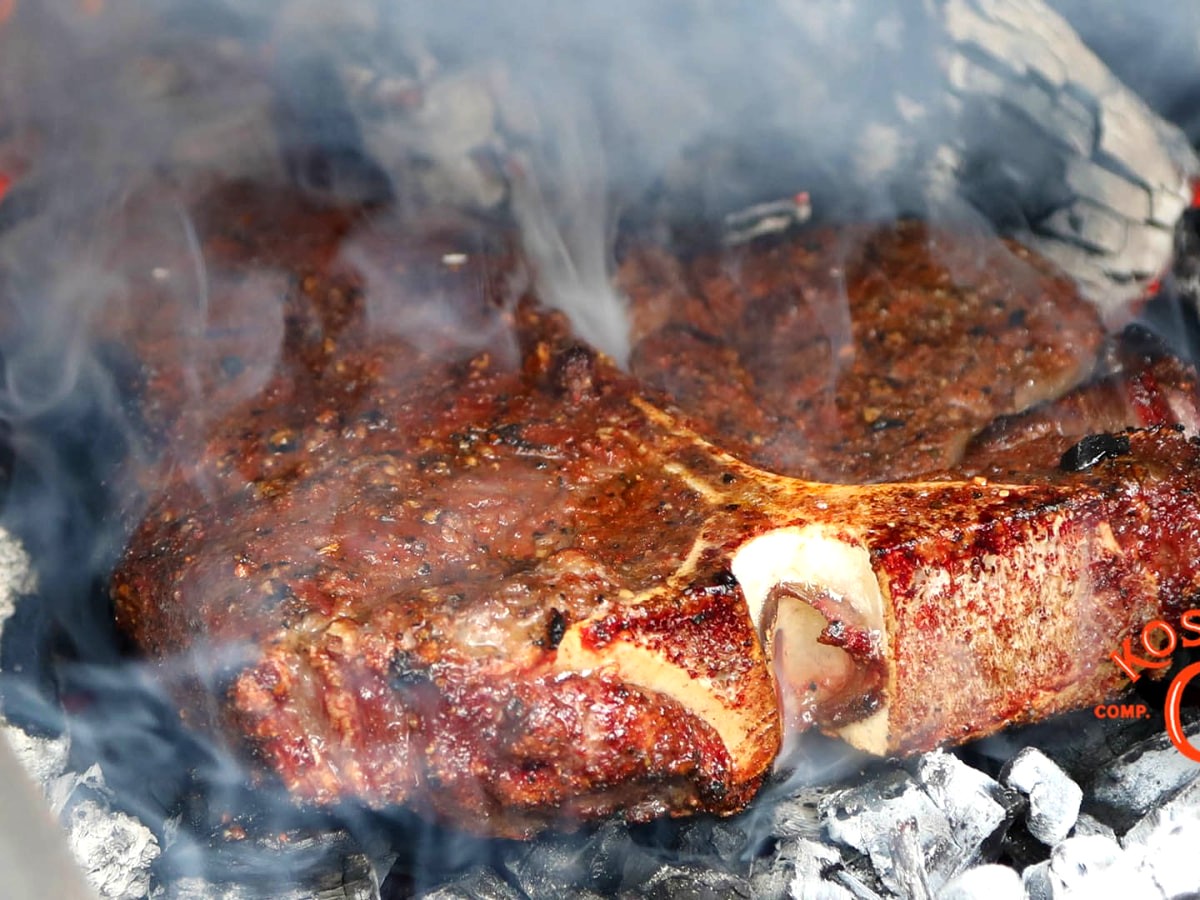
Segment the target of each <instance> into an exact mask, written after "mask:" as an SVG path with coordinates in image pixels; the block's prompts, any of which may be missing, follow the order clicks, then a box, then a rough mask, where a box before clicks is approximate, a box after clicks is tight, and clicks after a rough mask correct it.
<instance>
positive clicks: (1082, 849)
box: [1023, 835, 1163, 900]
mask: <svg viewBox="0 0 1200 900" xmlns="http://www.w3.org/2000/svg"><path fill="white" fill-rule="evenodd" d="M1023 881H1024V884H1025V890H1026V892H1027V893H1028V894H1029V896H1030V898H1032V900H1043V898H1045V900H1064V898H1071V897H1078V898H1084V897H1119V896H1136V897H1139V898H1141V897H1147V898H1151V900H1156V898H1162V896H1163V893H1162V891H1161V890H1159V889H1158V887H1157V886H1156V885H1155V883H1154V880H1153V878H1151V877H1150V876H1149V875H1148V874H1146V873H1145V872H1143V871H1140V870H1139V867H1138V861H1137V859H1136V858H1135V857H1134V856H1133V855H1130V854H1126V853H1124V852H1122V850H1121V847H1120V846H1119V845H1118V844H1117V842H1116V841H1114V840H1112V839H1111V838H1107V837H1104V836H1102V835H1087V836H1085V837H1072V838H1067V839H1066V840H1065V841H1063V842H1061V843H1060V844H1058V846H1056V847H1055V848H1054V850H1053V851H1052V852H1051V854H1050V859H1048V860H1046V861H1044V862H1041V863H1038V864H1037V865H1035V866H1030V867H1029V868H1027V869H1026V870H1025V872H1024V874H1023Z"/></svg>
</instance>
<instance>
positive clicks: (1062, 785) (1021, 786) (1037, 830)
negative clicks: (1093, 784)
mask: <svg viewBox="0 0 1200 900" xmlns="http://www.w3.org/2000/svg"><path fill="white" fill-rule="evenodd" d="M1000 780H1001V781H1002V782H1003V783H1004V784H1006V785H1008V786H1009V787H1011V788H1013V789H1014V790H1016V791H1018V792H1020V793H1021V794H1022V795H1023V796H1025V797H1027V798H1028V799H1029V810H1028V812H1027V813H1026V817H1025V821H1026V824H1027V826H1028V827H1029V833H1030V834H1032V835H1033V836H1034V837H1035V838H1037V839H1038V840H1039V841H1041V842H1042V843H1043V844H1046V845H1053V844H1057V843H1058V842H1059V841H1061V840H1062V839H1063V838H1065V837H1066V836H1067V835H1068V834H1070V833H1071V828H1072V827H1074V825H1075V820H1076V818H1078V816H1079V804H1080V802H1081V801H1082V800H1083V791H1082V790H1080V788H1079V785H1077V784H1076V783H1075V782H1074V781H1072V780H1071V779H1070V778H1069V777H1068V776H1067V773H1066V772H1064V771H1063V770H1062V769H1060V768H1059V767H1058V765H1057V764H1056V763H1055V762H1053V761H1052V760H1051V759H1050V758H1049V757H1047V756H1046V755H1045V754H1044V753H1042V752H1041V751H1040V750H1038V749H1036V748H1034V747H1026V748H1025V749H1024V750H1022V751H1021V752H1020V753H1018V754H1017V755H1016V756H1014V757H1013V758H1012V759H1011V760H1010V761H1009V763H1008V765H1006V766H1005V767H1004V770H1003V771H1002V772H1001V773H1000Z"/></svg>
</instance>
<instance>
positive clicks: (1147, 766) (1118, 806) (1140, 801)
mask: <svg viewBox="0 0 1200 900" xmlns="http://www.w3.org/2000/svg"><path fill="white" fill-rule="evenodd" d="M1184 731H1185V733H1186V734H1187V735H1188V736H1189V737H1194V736H1195V735H1196V734H1200V721H1197V722H1192V723H1189V724H1188V725H1186V726H1185V727H1184ZM1197 777H1200V767H1197V766H1196V764H1195V763H1194V762H1192V761H1191V760H1190V759H1188V758H1187V757H1186V756H1184V755H1183V754H1182V753H1180V752H1179V751H1178V750H1177V749H1176V748H1175V746H1174V745H1173V744H1172V743H1171V741H1170V739H1169V738H1168V737H1167V735H1166V734H1165V733H1160V734H1156V735H1154V736H1153V737H1151V738H1148V739H1147V740H1144V741H1142V742H1140V743H1138V744H1136V745H1134V746H1133V747H1132V748H1130V749H1129V750H1127V751H1126V752H1125V753H1123V754H1122V755H1121V756H1120V757H1118V758H1117V759H1116V760H1115V761H1114V762H1113V763H1112V764H1111V765H1109V766H1108V767H1106V768H1105V769H1103V770H1102V771H1100V772H1099V773H1098V774H1097V775H1096V777H1095V778H1094V779H1092V781H1091V783H1090V784H1089V785H1087V787H1088V794H1089V796H1088V805H1089V809H1091V810H1092V811H1093V812H1095V813H1096V814H1097V815H1098V816H1099V817H1100V818H1101V819H1103V820H1105V821H1107V822H1109V823H1111V824H1112V826H1113V827H1114V828H1116V829H1117V830H1118V831H1122V830H1124V829H1126V828H1128V827H1129V826H1131V825H1132V824H1133V823H1134V822H1136V821H1137V820H1138V819H1140V818H1141V817H1142V816H1144V815H1146V813H1148V812H1149V811H1150V810H1152V809H1156V808H1158V807H1160V806H1162V805H1163V804H1164V803H1165V802H1167V801H1168V800H1170V799H1171V797H1173V796H1174V795H1175V794H1176V793H1178V792H1179V791H1180V790H1182V789H1183V788H1184V787H1185V786H1187V785H1189V784H1191V783H1192V782H1194V781H1195V780H1196V778H1197Z"/></svg>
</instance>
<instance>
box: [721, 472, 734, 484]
mask: <svg viewBox="0 0 1200 900" xmlns="http://www.w3.org/2000/svg"><path fill="white" fill-rule="evenodd" d="M735 481H737V476H736V475H734V474H733V473H732V472H726V473H725V474H724V475H722V476H721V483H722V484H733V483H734V482H735Z"/></svg>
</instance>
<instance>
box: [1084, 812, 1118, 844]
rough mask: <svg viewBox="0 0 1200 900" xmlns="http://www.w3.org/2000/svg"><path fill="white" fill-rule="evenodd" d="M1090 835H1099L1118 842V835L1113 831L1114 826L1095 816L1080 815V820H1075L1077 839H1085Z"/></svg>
mask: <svg viewBox="0 0 1200 900" xmlns="http://www.w3.org/2000/svg"><path fill="white" fill-rule="evenodd" d="M1089 834H1098V835H1100V836H1102V837H1107V838H1112V839H1113V840H1116V838H1117V833H1116V832H1115V831H1113V829H1112V826H1110V825H1107V824H1106V823H1104V822H1101V821H1100V820H1099V819H1097V818H1096V817H1095V816H1090V815H1088V814H1087V813H1080V814H1079V818H1077V819H1076V820H1075V830H1074V836H1075V837H1084V836H1086V835H1089Z"/></svg>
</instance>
